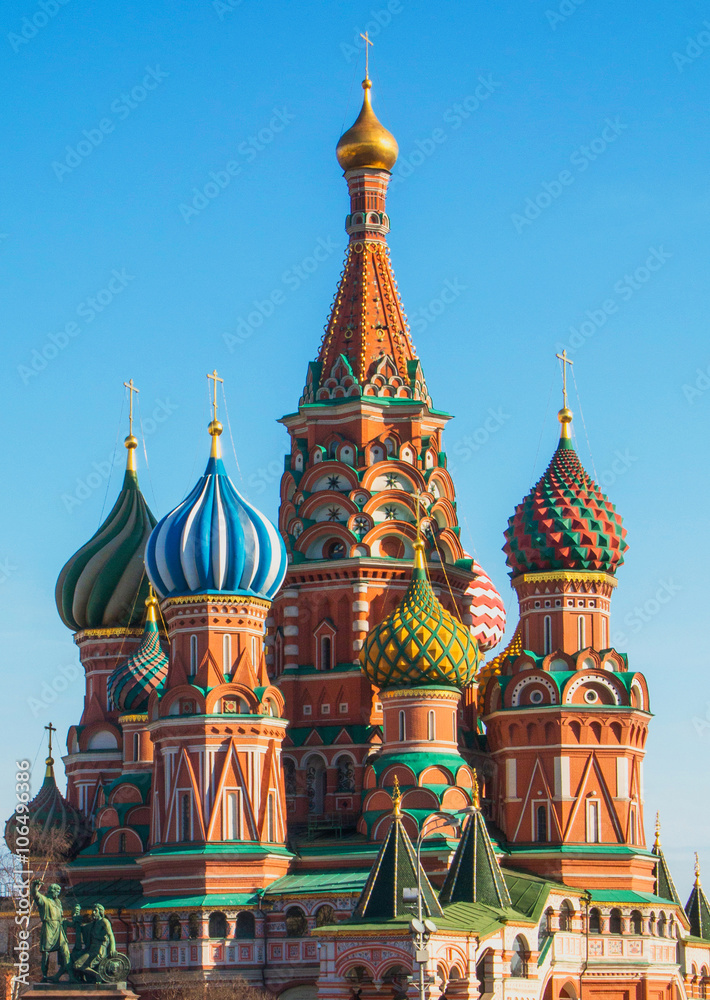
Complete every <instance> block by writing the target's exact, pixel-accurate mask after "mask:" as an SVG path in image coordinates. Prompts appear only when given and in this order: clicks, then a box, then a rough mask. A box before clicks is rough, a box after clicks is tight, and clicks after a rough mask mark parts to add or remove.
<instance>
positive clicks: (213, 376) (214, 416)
mask: <svg viewBox="0 0 710 1000" xmlns="http://www.w3.org/2000/svg"><path fill="white" fill-rule="evenodd" d="M207 378H211V379H212V382H213V385H214V395H213V397H212V419H213V420H216V419H217V383H218V382H224V379H223V378H220V377H219V375H218V374H217V369H216V368H215V369H214V371H213V372H212V374H211V375H210V374H209V373H208V374H207Z"/></svg>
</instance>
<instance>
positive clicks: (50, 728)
mask: <svg viewBox="0 0 710 1000" xmlns="http://www.w3.org/2000/svg"><path fill="white" fill-rule="evenodd" d="M44 728H45V729H46V730H47V731H48V732H49V756H50V757H51V756H52V733H56V731H57V727H56V726H53V725H52V723H51V722H50V723H49V725H48V726H45V727H44Z"/></svg>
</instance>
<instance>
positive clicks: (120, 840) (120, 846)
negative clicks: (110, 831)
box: [118, 833, 126, 854]
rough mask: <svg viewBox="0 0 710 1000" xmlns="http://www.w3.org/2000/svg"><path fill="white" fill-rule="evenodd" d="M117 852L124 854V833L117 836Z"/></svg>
mask: <svg viewBox="0 0 710 1000" xmlns="http://www.w3.org/2000/svg"><path fill="white" fill-rule="evenodd" d="M118 853H119V854H125V853H126V835H125V833H122V834H120V836H119V838H118Z"/></svg>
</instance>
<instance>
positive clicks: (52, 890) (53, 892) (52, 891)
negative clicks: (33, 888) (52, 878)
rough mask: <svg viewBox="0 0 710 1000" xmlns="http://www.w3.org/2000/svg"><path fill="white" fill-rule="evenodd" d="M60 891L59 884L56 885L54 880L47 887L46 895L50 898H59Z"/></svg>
mask: <svg viewBox="0 0 710 1000" xmlns="http://www.w3.org/2000/svg"><path fill="white" fill-rule="evenodd" d="M61 891H62V887H61V885H57V883H56V882H52V884H51V885H50V887H49V889H48V893H47V894H48V895H49V898H50V899H59V893H60V892H61Z"/></svg>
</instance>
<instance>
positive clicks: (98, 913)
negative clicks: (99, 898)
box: [91, 903, 106, 920]
mask: <svg viewBox="0 0 710 1000" xmlns="http://www.w3.org/2000/svg"><path fill="white" fill-rule="evenodd" d="M105 913H106V909H105V907H103V906H102V905H101V903H94V908H93V910H92V911H91V915H92V917H93V918H94V920H101V919H103V916H104V914H105Z"/></svg>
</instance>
